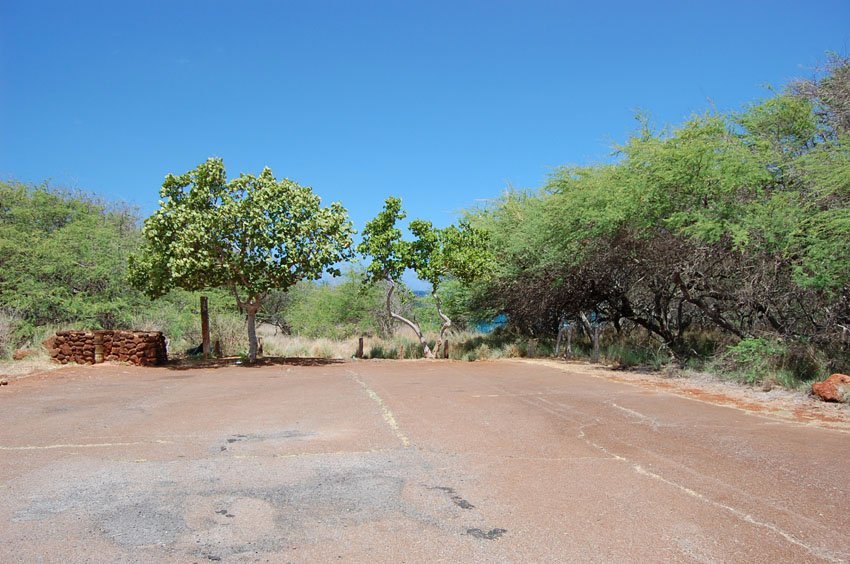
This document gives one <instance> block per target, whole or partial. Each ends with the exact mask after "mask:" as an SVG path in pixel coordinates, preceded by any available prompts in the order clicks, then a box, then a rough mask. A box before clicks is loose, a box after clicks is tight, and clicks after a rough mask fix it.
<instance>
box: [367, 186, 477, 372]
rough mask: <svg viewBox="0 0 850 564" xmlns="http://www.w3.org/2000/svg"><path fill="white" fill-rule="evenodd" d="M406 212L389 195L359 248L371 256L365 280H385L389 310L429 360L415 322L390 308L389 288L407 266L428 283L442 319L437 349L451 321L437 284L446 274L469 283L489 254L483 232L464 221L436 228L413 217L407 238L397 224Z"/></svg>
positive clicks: (426, 345)
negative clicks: (443, 307)
mask: <svg viewBox="0 0 850 564" xmlns="http://www.w3.org/2000/svg"><path fill="white" fill-rule="evenodd" d="M406 215H407V214H406V213H405V212H404V211H403V210H402V208H401V200H400V199H399V198H396V197H392V196H391V197H389V198H387V200H386V202H385V203H384V209H383V210H381V212H380V213H378V215H377V216H376V217H375V218H374V219H372V220H371V221H369V222H368V223H367V224H366V228H365V229H364V230H363V241H362V243H361V244H360V245H359V246H358V248H357V250H358V252H359V253H361V254H363V255H364V256H366V257H370V258H371V262H370V263H369V265H368V267H367V269H366V283H367V284H374V283H377V282H379V281H382V280H386V281H387V282H388V284H389V289H388V291H387V300H386V304H387V311H388V312H389V314H390V316H391V317H392V318H393V319H395V320H397V321H400V322H402V323H404V324H405V325H407V326H408V327H410V328H411V329H412V330H413V332H414V333H415V334H416V337H417V338H418V339H419V343H420V344H421V345H422V350H423V354H424V356H425V357H426V358H433V357H434V354H433V352H432V351H431V349H430V348H429V347H428V343H427V342H426V340H425V336H424V335H423V333H422V329H421V328H420V326H419V324H418V323H416V322H415V321H412V320H410V319H407V318H406V317H404V316H402V315H400V314H398V313H396V312H394V311H392V296H393V292H394V291H395V287H396V285H397V284H398V283H399V282H400V280H401V276H402V274H404V271H405V270H407V269H408V268H410V269H412V270H413V271H414V272H416V274H417V276H418V277H419V278H420V279H421V280H424V281H426V282H429V283H430V284H431V288H432V296H433V297H434V303H435V305H436V307H437V313H438V314H439V315H440V319H441V320H442V322H443V323H442V326H441V328H440V336H439V340H438V341H437V346H436V349H437V351H439V350H440V347H441V346H442V344H443V343H444V338H445V333H446V331H447V330H448V329H449V327H451V319H449V317H448V316H447V315H445V313H444V312H443V311H442V308H441V307H440V297H439V294H438V291H439V288H440V284H441V283H442V282H443V281H444V280H446V279H447V278H450V277H454V278H458V279H460V280H463V281H471V280H472V279H474V278H476V277H480V276H482V275H483V274H485V273H486V272H487V270H488V268H489V264H490V260H491V255H490V254H489V251H488V250H487V240H486V235H485V233H484V232H483V231H481V230H478V229H476V228H473V227H472V226H470V225H469V224H468V223H467V222H465V221H462V222H461V223H460V225H459V226H454V225H451V226H449V227H446V228H444V229H437V228H435V227H434V226H433V224H432V223H431V222H430V221H425V220H421V219H417V220H413V221H411V222H410V231H411V233H412V234H413V236H414V240H412V241H405V240H403V239H402V232H401V230H400V229H399V228H398V227H396V224H397V223H398V222H399V221H401V220H403V219H404V218H405V217H406Z"/></svg>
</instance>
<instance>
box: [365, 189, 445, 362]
mask: <svg viewBox="0 0 850 564" xmlns="http://www.w3.org/2000/svg"><path fill="white" fill-rule="evenodd" d="M406 216H407V214H406V213H405V212H404V211H403V210H402V209H401V200H400V199H398V198H396V197H394V196H390V197H389V198H387V199H386V201H385V202H384V209H382V210H381V211H380V212H379V213H378V215H377V216H375V218H374V219H372V220H370V221H368V222H367V223H366V227H365V228H364V229H363V240H362V241H361V243H360V244H359V245H358V246H357V252H358V253H360V254H362V255H363V256H365V257H369V258H371V262H370V263H369V265H368V266H367V267H366V273H365V275H364V278H365V280H364V282H365V283H366V284H367V285H371V284H377V283H378V282H381V281H386V282H387V284H388V289H387V313H389V314H390V317H392V318H393V319H395V320H396V321H400V322H402V323H404V324H405V325H407V326H408V327H410V329H411V330H412V331H413V332H414V333H415V334H416V338H417V339H419V344H420V345H422V352H423V354H424V355H425V358H434V354H433V353H432V352H431V349H430V348H429V347H428V343H427V342H426V341H425V336H424V335H423V334H422V328H421V327H419V324H418V323H416V321H413V320H410V319H407V318H406V317H404V316H403V315H401V314H399V313H397V312H395V311H393V307H392V300H393V293H394V292H395V289H396V285H397V284H399V283H400V282H401V276H402V275H403V274H404V271H405V270H407V268H408V266H409V265H410V257H411V249H410V243H408V242H407V241H404V240H402V238H401V230H400V229H399V228H398V227H396V224H397V223H398V222H399V221H401V220H402V219H404V218H405V217H406Z"/></svg>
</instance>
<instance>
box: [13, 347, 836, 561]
mask: <svg viewBox="0 0 850 564" xmlns="http://www.w3.org/2000/svg"><path fill="white" fill-rule="evenodd" d="M0 561H2V562H33V561H36V562H38V561H43V562H159V561H170V562H206V561H261V562H320V561H323V562H328V561H334V562H339V561H348V562H373V563H374V562H439V561H446V562H571V561H572V562H848V561H850V433H848V430H847V429H841V428H836V429H825V428H822V427H818V426H814V425H809V424H801V423H796V422H793V421H788V420H783V419H780V418H776V417H771V416H770V415H765V414H760V413H751V412H747V411H745V410H741V409H735V408H733V407H729V406H722V405H715V404H713V403H711V402H708V401H696V400H694V399H689V398H686V397H681V396H680V395H676V394H671V393H668V392H666V391H664V390H663V389H651V388H648V387H646V386H637V385H632V384H629V383H628V382H622V381H617V380H616V379H613V378H608V377H605V375H604V374H602V373H600V375H593V374H589V373H588V372H587V370H571V369H569V368H566V369H562V368H556V367H549V366H543V365H540V364H534V363H526V362H521V361H495V362H474V363H463V362H450V361H398V362H392V361H360V362H354V361H352V362H315V363H301V364H297V365H296V364H275V365H270V366H262V367H242V366H228V367H218V368H215V367H210V368H185V367H159V368H136V367H129V366H117V365H97V366H93V367H74V368H68V369H63V370H58V371H54V372H50V373H45V374H42V375H38V376H34V377H31V378H26V379H22V380H17V381H13V382H12V385H9V386H5V387H3V388H2V389H0Z"/></svg>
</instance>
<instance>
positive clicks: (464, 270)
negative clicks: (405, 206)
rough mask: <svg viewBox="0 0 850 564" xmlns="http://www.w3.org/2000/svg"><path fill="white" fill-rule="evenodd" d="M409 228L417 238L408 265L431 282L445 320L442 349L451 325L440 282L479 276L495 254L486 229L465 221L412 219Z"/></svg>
mask: <svg viewBox="0 0 850 564" xmlns="http://www.w3.org/2000/svg"><path fill="white" fill-rule="evenodd" d="M410 232H411V233H412V234H413V236H414V237H415V239H414V240H413V241H412V242H411V243H410V262H409V266H410V268H412V269H413V270H414V271H415V272H416V275H417V276H418V277H419V278H420V279H421V280H424V281H426V282H429V283H430V284H431V296H432V297H433V299H434V305H435V307H436V308H437V314H438V315H439V316H440V319H441V320H442V325H441V326H440V336H439V338H438V339H437V344H436V347H435V349H436V350H435V352H439V351H440V350H441V348H442V347H443V345H444V343H445V336H446V331H448V329H449V327H451V326H452V320H451V319H450V318H449V317H448V316H447V315H446V314H445V313H444V312H443V309H442V307H441V304H440V295H439V290H440V285H441V284H442V282H444V281H445V280H446V279H448V278H455V279H458V280H460V281H461V282H464V283H470V282H472V281H473V280H475V279H476V278H480V277H481V276H483V275H485V274H486V273H487V272H488V271H489V269H490V265H491V261H492V255H491V254H490V252H489V250H488V246H487V235H486V233H485V232H484V231H482V230H480V229H476V228H474V227H472V226H471V225H470V224H469V223H468V222H466V221H461V222H460V223H459V224H458V225H457V226H455V225H449V226H448V227H445V228H443V229H438V228H435V227H434V225H433V224H432V223H431V222H430V221H426V220H423V219H415V220H413V221H411V222H410Z"/></svg>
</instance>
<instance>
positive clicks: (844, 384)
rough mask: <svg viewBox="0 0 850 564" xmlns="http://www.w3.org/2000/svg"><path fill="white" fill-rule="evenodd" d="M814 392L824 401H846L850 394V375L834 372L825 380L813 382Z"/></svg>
mask: <svg viewBox="0 0 850 564" xmlns="http://www.w3.org/2000/svg"><path fill="white" fill-rule="evenodd" d="M812 393H813V394H814V395H816V396H817V397H818V398H820V399H822V400H823V401H839V402H840V401H844V398H845V396H847V395H848V394H850V376H847V375H846V374H833V375H832V376H830V377H829V378H827V379H826V380H824V381H823V382H816V383H814V384H812Z"/></svg>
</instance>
